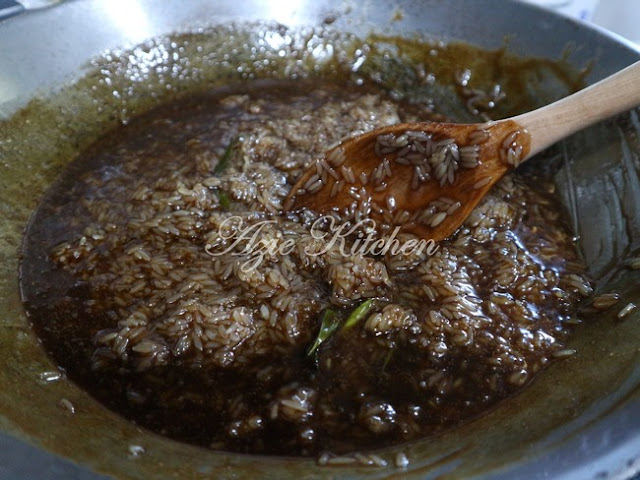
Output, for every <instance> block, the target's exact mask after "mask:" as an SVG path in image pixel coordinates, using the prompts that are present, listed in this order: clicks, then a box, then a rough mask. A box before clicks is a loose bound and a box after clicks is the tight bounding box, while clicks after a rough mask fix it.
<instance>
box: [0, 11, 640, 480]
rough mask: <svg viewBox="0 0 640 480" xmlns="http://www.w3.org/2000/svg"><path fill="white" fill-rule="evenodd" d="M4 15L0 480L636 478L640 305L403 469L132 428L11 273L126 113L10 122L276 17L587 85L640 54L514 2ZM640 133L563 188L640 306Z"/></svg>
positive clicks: (593, 326) (604, 152) (587, 252)
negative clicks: (90, 81) (68, 169)
mask: <svg viewBox="0 0 640 480" xmlns="http://www.w3.org/2000/svg"><path fill="white" fill-rule="evenodd" d="M0 5H1V6H6V7H7V8H6V9H5V10H3V11H2V12H3V13H4V15H5V16H6V17H7V18H6V19H5V20H2V21H0V46H1V47H0V118H2V119H5V120H6V121H3V122H2V123H0V160H1V161H0V210H1V212H2V213H1V214H0V358H1V359H2V368H1V369H0V428H1V429H2V431H3V433H2V435H1V436H0V445H1V446H2V448H0V476H3V478H21V477H23V478H40V479H47V478H61V477H63V478H83V479H84V478H86V479H93V478H103V475H108V476H115V477H117V478H132V479H137V478H140V479H142V478H145V479H148V478H174V477H175V478H259V477H261V478H274V479H283V478H325V477H326V478H328V477H333V478H335V477H339V476H346V477H351V478H359V477H364V476H367V477H372V478H383V477H387V476H389V475H394V474H400V475H402V476H403V478H435V477H438V478H472V477H483V478H493V479H507V478H518V477H521V478H522V477H526V478H556V477H557V478H575V479H588V478H595V477H598V478H604V477H603V476H606V478H628V477H630V476H633V475H634V474H635V473H637V472H638V471H640V362H639V361H638V360H639V357H640V350H639V348H638V345H640V314H638V311H636V312H635V313H633V314H632V315H630V316H628V317H627V318H626V319H625V320H624V321H619V320H617V319H616V318H615V313H616V312H615V311H614V312H607V313H603V314H601V315H600V317H599V318H597V319H595V320H592V321H590V322H589V323H587V324H585V325H582V326H580V327H579V328H578V329H577V330H578V331H577V332H576V335H575V337H574V338H573V339H572V340H571V343H570V345H569V346H570V347H572V348H576V349H577V350H578V352H579V354H578V355H577V356H576V357H575V358H572V359H569V360H566V361H562V362H557V363H555V364H553V365H552V366H551V367H550V368H548V369H546V370H545V371H543V372H542V373H540V374H539V376H538V377H537V378H536V380H535V381H534V382H533V383H532V384H531V385H529V386H528V387H527V388H526V389H525V390H524V391H523V392H521V393H520V394H518V395H516V396H515V397H513V398H511V399H509V400H508V401H506V402H503V403H502V404H500V405H499V406H498V407H497V408H495V409H493V410H492V411H490V412H488V413H487V414H486V415H485V416H483V417H482V418H480V419H478V420H475V421H472V422H470V423H467V424H465V425H463V426H461V427H458V428H455V429H453V430H451V431H448V432H446V433H444V434H442V435H439V436H437V437H436V438H431V439H425V440H424V441H419V442H414V443H411V444H408V445H403V446H401V447H397V448H395V449H394V448H392V449H389V450H386V451H385V452H383V453H384V454H385V455H390V456H392V455H393V452H394V451H397V450H399V449H400V448H401V449H402V450H403V451H405V452H406V453H407V455H408V457H409V458H410V461H411V463H410V465H409V467H408V468H407V470H406V471H403V470H402V471H401V470H397V469H395V468H394V467H388V468H383V469H370V468H366V467H340V468H338V467H335V468H334V467H331V468H327V467H320V466H317V465H316V464H315V462H314V461H313V460H312V459H295V458H267V457H258V456H246V455H235V454H227V453H220V452H211V451H205V450H203V449H200V448H197V447H193V446H189V445H185V444H180V443H177V442H173V441H170V440H167V439H163V438H160V437H158V436H156V435H154V434H151V433H149V432H146V431H143V430H141V429H139V428H137V427H136V426H134V425H132V424H130V423H128V422H126V421H125V420H123V419H121V418H120V417H118V416H117V415H115V414H114V413H112V412H110V411H108V410H107V409H105V408H104V407H102V406H101V405H99V404H98V403H97V402H96V401H94V400H93V399H92V398H91V397H90V396H89V395H87V394H86V393H85V392H83V391H82V390H81V389H79V388H78V387H77V386H75V385H74V384H72V383H71V382H69V381H68V380H66V379H65V378H64V376H63V377H61V378H51V375H50V374H48V373H47V372H54V371H55V366H54V365H53V363H52V362H51V361H50V360H49V359H48V358H47V356H46V355H45V354H44V352H43V351H42V350H41V348H40V346H39V345H38V342H37V339H36V338H35V336H34V335H33V333H32V332H31V329H30V327H29V325H28V321H27V319H26V317H25V314H24V312H23V308H22V305H21V302H20V295H19V287H18V277H17V271H18V260H19V246H20V242H21V234H22V231H23V229H24V227H25V225H26V223H27V221H28V218H29V215H30V212H31V211H32V210H33V208H34V207H35V206H36V204H37V201H38V199H39V198H40V196H41V195H42V194H43V192H44V191H45V189H46V187H47V186H48V185H49V184H50V183H51V182H52V181H53V179H55V177H56V175H57V174H58V173H59V171H60V169H61V168H62V166H63V165H64V164H65V162H68V161H70V160H71V159H72V158H73V152H75V151H76V150H77V147H78V146H79V145H83V144H85V143H86V142H87V141H88V139H89V138H90V137H91V135H92V134H95V133H96V132H97V130H99V128H102V127H104V126H106V125H109V124H110V123H109V122H112V123H113V122H114V121H116V122H117V121H118V120H119V119H123V118H125V117H126V115H125V114H122V117H121V118H119V119H118V118H116V119H115V120H114V119H113V118H106V119H102V118H101V117H100V116H99V115H96V116H94V117H92V123H90V122H88V121H87V118H88V117H83V116H81V115H80V114H78V115H80V116H79V117H77V118H75V119H74V111H75V110H74V109H76V108H77V109H78V111H80V110H81V108H80V104H81V103H82V101H83V100H82V98H81V97H82V95H79V96H78V97H73V96H69V95H66V96H65V95H62V96H61V97H60V100H59V103H56V102H55V101H54V102H52V103H47V104H46V105H48V107H47V108H49V109H48V110H47V109H44V108H43V107H42V105H43V104H36V105H35V107H33V104H32V107H30V108H29V109H27V110H26V111H25V112H22V113H20V112H19V113H17V114H16V113H15V112H16V111H18V110H19V109H20V108H22V107H24V106H25V105H27V103H28V102H29V101H30V100H31V99H32V98H34V97H47V96H51V95H53V93H52V92H55V91H57V90H59V89H60V88H61V86H62V85H64V84H67V83H70V82H73V81H75V80H77V79H79V78H81V77H82V76H83V75H85V74H86V73H87V72H90V71H91V65H90V63H89V60H90V59H91V58H94V57H96V56H98V55H100V54H101V53H104V52H105V51H106V50H108V49H116V50H115V52H118V50H117V49H118V48H123V47H131V46H133V45H136V44H138V43H140V42H143V41H145V40H147V39H149V38H152V37H157V36H161V35H167V34H170V33H173V32H181V31H197V30H198V29H200V28H207V27H210V26H215V25H224V24H228V23H230V22H254V21H262V20H268V21H273V22H278V23H279V24H281V25H284V26H286V27H288V28H290V29H292V30H295V29H299V28H302V27H308V26H314V25H320V24H322V23H323V22H324V23H331V28H333V29H335V30H337V31H347V32H351V33H354V34H356V35H362V36H365V35H366V34H368V33H370V32H371V31H376V32H379V33H383V34H388V35H393V34H399V35H404V36H411V35H412V33H414V32H421V33H423V34H427V35H430V36H433V37H435V38H439V39H443V40H463V41H467V42H470V43H472V44H475V45H478V46H481V47H485V48H498V47H502V46H504V45H505V43H506V44H507V45H508V49H509V51H511V52H513V53H515V54H518V55H527V56H530V55H532V56H539V57H544V58H549V59H559V58H561V57H563V56H564V57H566V60H567V61H568V62H569V63H570V64H572V65H573V66H575V67H576V68H585V67H589V68H588V74H587V75H586V77H585V79H586V81H587V83H593V82H595V81H597V80H599V79H601V78H603V77H605V76H606V75H609V74H611V73H613V72H615V71H617V70H619V69H621V68H623V67H624V66H626V65H628V64H631V63H632V62H634V61H636V60H638V58H639V57H640V52H639V51H638V49H637V48H636V47H634V46H633V45H631V44H629V43H626V42H625V41H624V40H622V39H621V38H618V37H616V36H614V35H612V34H609V33H607V32H605V31H602V30H599V29H597V28H595V27H592V26H588V25H586V24H583V23H580V22H578V21H575V20H572V19H569V18H565V17H561V16H558V15H555V14H553V13H550V12H547V11H544V10H541V9H538V8H536V7H533V6H530V5H526V4H521V3H517V2H511V1H506V0H422V1H400V2H398V1H396V0H394V1H386V0H385V1H380V2H374V1H373V0H365V1H361V2H351V1H345V2H343V1H338V0H322V1H314V2H311V1H308V0H295V1H290V2H280V1H277V2H267V1H258V0H253V1H246V2H231V1H226V0H220V1H206V0H190V1H179V0H167V1H163V2H154V1H152V0H128V1H124V0H122V1H120V0H93V1H92V0H88V1H69V2H64V3H61V4H58V5H54V6H51V7H48V8H41V9H38V10H33V11H28V10H26V11H25V9H24V8H22V7H21V6H20V4H17V3H14V2H11V1H5V2H0ZM38 6H42V5H38ZM10 16H11V17H12V18H9V17H10ZM271 25H272V27H273V28H278V29H281V27H275V26H273V24H271ZM280 31H281V30H280ZM162 41H163V40H160V41H159V43H157V44H162ZM165 41H166V40H165ZM112 51H113V50H112ZM114 55H115V53H114ZM154 61H157V62H159V63H157V64H156V65H158V64H162V62H163V61H169V60H167V59H164V60H163V58H160V59H155V60H154ZM541 92H542V94H543V95H542V96H541V97H540V98H541V101H548V100H550V99H552V98H553V97H554V96H557V95H558V94H559V93H558V90H557V85H554V84H548V85H546V84H542V85H541ZM545 95H546V96H547V97H548V98H547V97H545ZM54 96H55V95H54ZM76 100H77V102H78V103H77V104H76V103H74V102H75V101H76ZM36 113H37V117H36V116H34V115H35V114H36ZM129 113H130V112H129ZM15 115H17V116H15ZM65 115H66V117H65ZM48 116H50V118H47V117H48ZM62 118H67V119H68V123H63V122H61V120H60V119H62ZM47 120H50V121H49V123H47ZM83 122H85V123H83ZM83 125H84V128H83ZM639 137H640V120H639V118H638V112H637V111H632V112H630V113H628V114H625V115H622V116H620V117H618V118H616V119H614V120H611V121H609V122H606V123H603V124H601V125H597V126H595V127H593V128H591V129H589V130H588V131H586V132H582V133H580V134H577V135H575V136H574V137H572V138H570V139H568V140H567V141H565V142H564V143H563V144H562V145H561V146H560V148H559V149H558V152H559V155H562V156H563V158H564V163H563V167H562V168H561V170H560V171H559V172H558V174H557V176H556V183H557V186H558V190H559V192H560V194H561V197H562V201H563V203H564V204H565V207H566V208H567V210H568V212H569V214H570V220H571V223H572V228H573V229H574V231H575V232H576V235H577V236H578V237H579V238H580V240H579V243H578V245H579V248H580V251H581V254H582V255H583V257H584V258H585V260H586V262H587V264H588V265H589V273H590V275H591V276H592V277H593V278H595V279H596V280H597V283H596V284H597V287H598V291H601V292H607V291H616V292H619V293H620V294H621V295H622V296H623V302H624V303H621V305H624V304H625V303H626V302H630V301H635V302H636V303H640V282H639V280H640V275H639V274H640V272H637V271H636V272H633V271H631V270H629V269H625V268H624V265H623V262H624V259H625V258H627V257H629V256H630V255H632V254H635V255H637V254H638V248H639V247H640V213H639V212H640V208H638V207H639V206H640V182H639V179H638V178H639V177H638V169H639V168H640V167H639V164H638V158H640V140H639ZM62 398H65V399H68V400H69V401H70V402H72V404H73V405H74V406H75V413H74V414H70V412H69V411H67V410H64V409H62V408H59V402H60V400H61V399H62ZM136 446H141V447H143V449H144V451H142V450H140V449H137V448H132V447H136ZM391 458H392V457H391ZM95 472H98V473H95Z"/></svg>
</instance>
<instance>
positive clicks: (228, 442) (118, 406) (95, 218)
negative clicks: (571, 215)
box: [22, 81, 590, 455]
mask: <svg viewBox="0 0 640 480" xmlns="http://www.w3.org/2000/svg"><path fill="white" fill-rule="evenodd" d="M345 87H347V88H345ZM419 112H420V105H419V104H413V105H411V104H406V103H405V104H403V103H399V102H397V101H393V100H391V99H390V98H389V97H388V96H387V95H386V94H385V92H384V91H380V90H376V89H372V88H371V87H369V88H365V87H362V86H361V87H357V86H350V87H349V86H348V85H345V84H336V83H331V82H327V83H322V82H306V83H303V82H299V81H298V82H289V83H287V82H274V81H270V82H261V83H260V82H259V83H257V84H256V85H251V84H249V85H246V86H240V87H236V89H235V90H234V89H231V90H230V89H223V90H222V91H220V92H211V94H209V95H207V96H199V97H196V98H193V99H187V100H184V101H181V102H177V103H174V104H171V105H168V106H166V107H162V108H161V109H159V110H157V111H153V112H150V113H148V114H146V115H145V116H143V117H141V118H139V119H134V120H133V121H131V122H130V124H129V125H128V126H127V127H124V128H122V129H119V130H114V131H112V132H111V133H110V134H109V135H108V136H107V137H105V138H104V139H103V140H101V141H100V142H98V143H97V144H96V145H94V146H93V147H91V148H90V149H89V150H88V151H86V152H85V153H83V154H82V155H81V157H80V158H79V159H78V160H77V161H76V162H75V163H74V164H72V166H71V167H70V168H69V170H68V173H67V174H66V175H63V177H62V178H61V179H60V180H59V181H58V185H56V186H55V187H54V189H53V190H52V191H51V192H49V194H48V195H47V196H46V197H45V199H44V200H43V202H42V203H41V207H40V209H39V211H38V212H37V214H36V216H35V217H34V218H33V220H32V223H31V227H30V230H29V232H28V233H27V240H26V244H25V247H26V250H25V261H24V263H23V277H22V283H23V292H24V296H25V300H26V306H27V310H28V312H29V314H30V318H31V321H32V322H33V324H34V326H35V327H36V329H37V331H38V333H39V335H40V337H41V338H42V340H43V342H44V345H45V348H47V350H48V351H49V352H50V353H51V354H52V355H53V356H54V358H55V359H56V360H57V361H58V362H59V363H60V364H61V365H62V366H63V367H64V368H65V371H66V372H67V374H68V375H69V376H70V378H72V379H74V380H76V381H77V382H78V383H79V384H80V385H83V386H85V387H86V388H87V389H88V390H89V392H91V393H92V394H93V395H95V396H96V397H97V398H99V399H100V400H101V401H103V402H104V403H105V404H107V405H109V406H110V407H111V408H114V409H115V410H116V411H118V412H119V413H121V414H123V415H124V416H126V417H128V418H130V419H132V420H134V421H135V422H136V423H138V424H140V425H143V426H146V427H148V428H151V429H152V430H155V431H157V432H159V433H162V434H166V435H168V436H170V437H173V438H176V439H180V440H185V441H189V442H192V443H197V444H200V445H203V446H210V447H212V448H214V449H226V450H234V451H240V452H250V453H272V454H273V453H275V454H283V455H290V454H302V455H310V454H319V453H322V452H325V451H329V452H332V453H345V452H351V451H354V450H362V449H367V448H371V447H377V446H384V445H390V444H393V443H395V442H399V441H406V440H411V439H414V438H419V437H421V436H424V435H427V434H430V433H434V432H438V431H440V430H442V429H444V428H447V427H450V426H452V425H456V424H458V423H460V422H461V421H463V420H465V419H467V418H470V417H472V416H474V415H477V414H478V413H479V412H481V411H483V410H485V409H487V408H488V407H490V406H491V405H493V404H495V403H496V402H497V401H498V400H500V399H501V398H503V397H505V396H506V395H508V394H510V393H512V392H514V391H516V390H517V389H518V388H519V387H521V386H522V385H524V384H525V383H526V382H527V381H529V380H530V379H531V378H532V377H533V375H534V374H535V373H536V372H537V371H538V370H539V369H540V368H541V367H542V366H544V365H545V364H546V363H547V362H548V361H549V360H550V359H552V358H553V357H554V355H558V354H561V355H564V350H563V348H562V342H563V340H564V337H565V330H566V326H565V322H566V321H568V322H569V323H572V322H574V321H575V319H574V318H572V314H573V313H575V309H576V304H577V299H578V297H579V292H581V293H582V294H588V293H589V292H590V287H589V285H588V283H586V282H585V281H584V280H582V279H581V278H580V277H578V276H577V275H575V272H579V271H580V270H581V268H582V267H581V265H580V263H579V262H577V261H576V255H575V252H574V249H573V244H572V239H571V236H570V235H569V234H568V232H567V230H566V228H565V227H564V226H563V224H562V219H561V217H560V215H559V214H558V212H557V211H556V207H555V205H556V200H554V198H553V196H552V195H551V194H550V193H549V192H548V191H546V190H545V189H547V190H550V188H551V187H550V185H549V184H546V185H545V183H544V182H545V181H544V177H543V176H541V174H539V173H535V172H529V173H528V174H527V175H528V177H526V176H525V177H524V178H523V179H521V178H520V175H513V176H508V177H507V178H505V179H504V180H503V181H502V182H501V183H500V184H499V186H498V187H497V188H495V189H494V191H493V192H492V193H491V194H490V195H489V196H488V197H487V198H486V199H485V200H484V201H483V202H482V203H481V204H480V205H479V206H478V207H477V208H476V210H475V211H474V213H473V214H472V215H471V216H470V218H469V219H468V221H467V222H466V223H465V225H464V226H463V228H462V229H461V230H460V231H459V232H458V233H457V234H456V235H454V236H453V237H452V238H451V239H449V240H447V241H445V242H442V243H441V244H439V245H438V247H439V248H437V249H434V251H432V252H431V251H429V252H427V251H422V252H412V251H411V252H409V253H407V254H406V255H403V254H397V255H394V254H392V253H390V252H389V253H387V254H386V255H380V254H377V255H376V254H373V253H370V252H368V251H362V250H358V249H357V245H358V244H357V243H355V241H356V239H357V238H358V235H357V233H361V232H359V231H358V230H356V231H355V232H354V233H351V234H349V235H342V236H341V237H340V238H339V242H336V241H335V240H334V241H333V242H331V241H330V240H328V239H331V238H332V235H331V228H329V227H328V226H327V225H325V224H324V223H321V224H320V225H321V226H320V227H319V228H317V227H316V225H317V224H316V223H315V222H316V217H315V216H314V215H313V214H312V213H311V212H305V211H302V212H295V213H291V214H286V215H285V214H283V213H281V210H282V201H283V199H284V198H285V196H286V195H287V194H288V192H289V190H290V188H291V186H292V185H293V183H295V181H296V179H297V177H298V176H299V175H300V173H301V172H302V171H304V169H306V168H308V166H309V165H310V164H311V163H312V162H313V161H314V160H315V159H316V158H318V157H319V156H321V154H322V152H323V150H324V149H325V148H326V147H325V146H326V145H329V144H332V143H334V142H336V141H338V140H339V139H340V138H342V137H343V136H344V135H347V134H348V133H350V132H354V131H359V130H364V131H366V130H369V129H371V128H374V127H376V126H380V125H385V124H392V123H397V122H398V121H408V120H413V119H415V118H416V116H417V115H418V114H419ZM434 116H435V115H434ZM527 178H528V180H527ZM531 179H535V184H536V185H537V187H536V188H531V187H528V186H527V185H526V184H527V183H533V182H532V180H531ZM233 219H240V220H238V222H234V221H233ZM348 220H349V219H347V218H336V219H334V221H335V222H338V223H339V222H346V221H348ZM265 221H268V222H269V223H267V224H265V225H263V227H260V228H259V230H255V231H256V232H257V236H256V238H257V239H258V240H257V241H258V244H257V245H249V244H250V243H251V241H250V240H248V239H247V238H245V237H243V235H242V230H243V228H246V227H254V228H257V227H258V226H260V225H262V224H263V222H265ZM225 222H226V223H227V224H228V225H231V226H230V227H228V229H227V228H226V227H224V225H225ZM229 222H231V223H229ZM239 222H241V223H239ZM352 223H353V224H354V225H355V222H352ZM543 226H544V228H542V227H543ZM227 230H230V232H227ZM315 230H319V231H320V232H324V233H326V234H328V235H327V237H326V239H319V237H318V235H317V234H316V233H317V232H315ZM314 232H315V233H314ZM379 235H381V238H385V236H386V237H387V238H388V237H390V236H391V235H392V232H391V229H388V230H387V231H385V230H384V229H383V231H382V232H380V233H379ZM411 239H412V237H411V236H410V235H406V234H400V237H399V238H398V240H399V241H401V242H407V241H409V240H411ZM267 240H272V241H273V242H275V244H277V243H278V242H284V241H286V240H291V242H292V245H295V248H293V249H292V250H291V252H286V253H285V252H283V251H280V250H278V249H276V250H274V251H270V252H268V253H266V254H263V255H262V256H260V257H252V254H253V253H254V251H255V250H256V249H257V247H258V246H260V244H259V242H266V241H267ZM255 242H256V241H254V243H255ZM251 250H253V251H251ZM247 252H249V253H247ZM252 258H254V259H255V258H259V259H260V262H258V263H256V264H253V263H251V259H252ZM246 267H248V268H246ZM43 270H44V271H45V273H44V274H43ZM364 301H371V302H373V303H372V304H371V308H370V309H369V311H368V312H367V313H366V315H364V316H363V318H362V319H360V321H359V322H358V323H357V324H356V325H355V326H353V327H351V328H348V329H346V328H341V329H339V330H338V332H337V333H336V334H335V335H334V336H332V337H330V338H329V340H328V341H326V342H325V343H324V344H322V345H321V346H320V347H319V348H318V350H317V352H315V353H314V354H313V355H309V354H308V351H309V349H310V345H311V343H312V342H313V338H314V337H315V335H316V332H318V329H319V328H320V323H321V319H322V317H323V315H326V314H327V312H333V313H335V314H336V315H337V317H338V318H339V319H340V318H341V319H346V318H347V317H348V316H349V315H350V314H351V313H352V312H353V311H354V309H356V308H357V307H358V306H359V305H361V304H362V303H363V302H364ZM276 440H277V441H276Z"/></svg>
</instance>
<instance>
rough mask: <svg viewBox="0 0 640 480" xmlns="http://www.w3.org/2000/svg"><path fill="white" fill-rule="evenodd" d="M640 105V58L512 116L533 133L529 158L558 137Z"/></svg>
mask: <svg viewBox="0 0 640 480" xmlns="http://www.w3.org/2000/svg"><path fill="white" fill-rule="evenodd" d="M638 105H640V62H636V63H634V64H632V65H630V66H628V67H627V68H625V69H624V70H621V71H619V72H617V73H615V74H613V75H611V76H610V77H607V78H605V79H603V80H601V81H599V82H598V83H595V84H593V85H591V86H589V87H587V88H585V89H583V90H580V91H579V92H576V93H574V94H573V95H569V96H568V97H565V98H563V99H561V100H558V101H557V102H554V103H551V104H549V105H546V106H544V107H542V108H539V109H537V110H533V111H531V112H528V113H524V114H522V115H518V116H516V117H513V118H512V120H513V121H515V122H516V123H518V124H519V125H520V126H522V127H524V128H526V129H527V130H528V131H529V134H530V135H531V145H530V150H529V154H528V155H527V158H529V157H531V156H533V155H535V154H536V153H538V152H540V151H541V150H544V149H545V148H547V147H549V146H551V145H553V144H554V143H556V142H557V141H559V140H561V139H563V138H565V137H567V136H569V135H571V134H573V133H575V132H577V131H578V130H582V129H583V128H585V127H588V126H589V125H592V124H594V123H597V122H599V121H601V120H604V119H606V118H609V117H612V116H614V115H616V114H618V113H622V112H624V111H626V110H630V109H632V108H634V107H636V106H638Z"/></svg>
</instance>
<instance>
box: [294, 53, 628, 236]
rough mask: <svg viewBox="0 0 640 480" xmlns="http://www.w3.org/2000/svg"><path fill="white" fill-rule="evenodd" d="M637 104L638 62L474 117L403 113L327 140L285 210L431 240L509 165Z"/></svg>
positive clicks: (448, 229)
mask: <svg viewBox="0 0 640 480" xmlns="http://www.w3.org/2000/svg"><path fill="white" fill-rule="evenodd" d="M637 105H640V62H637V63H634V64H633V65H631V66H629V67H627V68H625V69H624V70H622V71H620V72H618V73H616V74H614V75H612V76H610V77H608V78H606V79H604V80H602V81H600V82H598V83H596V84H594V85H592V86H590V87H588V88H585V89H584V90H581V91H579V92H577V93H574V94H573V95H570V96H568V97H566V98H563V99H561V100H559V101H557V102H554V103H552V104H550V105H547V106H545V107H542V108H539V109H537V110H534V111H532V112H529V113H525V114H522V115H518V116H515V117H511V118H508V119H505V120H499V121H495V122H487V123H483V124H453V123H405V124H397V125H391V126H387V127H382V128H378V129H376V130H373V131H370V132H367V133H365V134H363V135H359V136H355V137H351V138H348V139H346V140H344V141H343V142H342V143H340V144H339V145H338V146H335V147H333V148H331V149H330V150H328V151H327V152H326V154H325V156H324V157H323V158H322V159H320V160H317V161H316V162H315V163H314V165H312V166H311V168H309V169H308V170H307V171H306V172H305V173H304V174H303V175H302V176H301V177H300V179H299V180H298V181H297V183H296V184H295V185H294V187H293V188H292V190H291V192H290V194H289V196H288V197H287V199H286V201H285V210H298V209H302V208H307V209H310V210H312V211H315V212H317V213H319V214H328V213H331V212H335V213H336V214H338V215H340V217H341V218H345V219H356V220H360V219H365V218H372V219H374V220H377V221H378V222H380V223H384V224H388V225H398V226H400V227H401V229H402V230H404V231H407V232H410V233H413V234H415V235H418V236H420V237H423V238H425V239H433V240H434V241H438V240H441V239H443V238H446V237H448V236H449V235H451V234H452V233H453V232H455V231H456V230H457V229H458V227H459V226H460V225H461V224H462V222H463V221H464V220H465V219H466V218H467V216H468V215H469V213H470V212H471V211H472V210H473V208H474V207H475V206H476V205H477V204H478V202H479V201H480V200H481V199H482V197H484V195H485V194H486V193H487V192H488V191H489V190H490V189H491V187H492V186H493V185H494V184H495V183H496V182H497V181H499V180H500V179H501V178H502V177H503V176H504V175H505V174H506V173H507V172H508V171H509V170H511V169H513V168H516V167H517V166H518V165H520V164H521V163H522V162H524V161H525V160H528V159H529V158H531V157H532V156H533V155H535V154H536V153H538V152H540V151H541V150H543V149H545V148H547V147H548V146H550V145H552V144H554V143H556V142H557V141H558V140H560V139H562V138H564V137H567V136H569V135H571V134H572V133H575V132H576V131H578V130H581V129H583V128H585V127H587V126H589V125H592V124H594V123H596V122H598V121H600V120H603V119H605V118H608V117H611V116H613V115H615V114H617V113H621V112H623V111H626V110H629V109H631V108H633V107H635V106H637Z"/></svg>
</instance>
